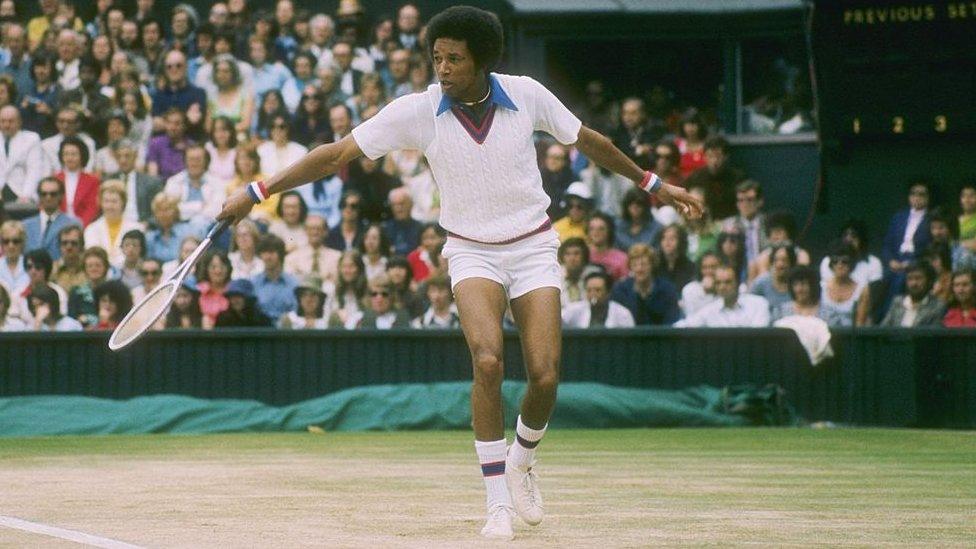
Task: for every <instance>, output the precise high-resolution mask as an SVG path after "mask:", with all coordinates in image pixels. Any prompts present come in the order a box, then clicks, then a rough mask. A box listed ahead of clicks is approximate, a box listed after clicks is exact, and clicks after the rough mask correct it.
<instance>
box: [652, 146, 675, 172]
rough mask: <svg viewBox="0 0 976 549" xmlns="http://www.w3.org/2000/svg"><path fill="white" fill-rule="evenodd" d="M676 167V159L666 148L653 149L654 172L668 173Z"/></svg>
mask: <svg viewBox="0 0 976 549" xmlns="http://www.w3.org/2000/svg"><path fill="white" fill-rule="evenodd" d="M675 165H677V159H676V158H674V157H673V156H671V149H670V148H668V147H656V148H655V149H654V170H655V171H656V172H657V173H668V172H670V171H671V170H673V169H674V167H675Z"/></svg>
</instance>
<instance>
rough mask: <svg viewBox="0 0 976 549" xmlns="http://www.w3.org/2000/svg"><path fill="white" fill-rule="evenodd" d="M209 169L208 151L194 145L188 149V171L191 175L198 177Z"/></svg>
mask: <svg viewBox="0 0 976 549" xmlns="http://www.w3.org/2000/svg"><path fill="white" fill-rule="evenodd" d="M206 171H207V155H206V151H205V150H203V149H201V148H199V147H194V148H192V149H188V150H187V151H186V172H187V173H188V174H190V177H192V178H194V179H196V178H199V177H201V176H203V174H204V173H206Z"/></svg>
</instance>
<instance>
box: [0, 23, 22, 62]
mask: <svg viewBox="0 0 976 549" xmlns="http://www.w3.org/2000/svg"><path fill="white" fill-rule="evenodd" d="M3 43H4V45H5V46H7V49H9V50H10V53H11V54H12V55H13V56H14V57H20V55H21V54H22V53H24V46H25V41H24V29H22V28H20V27H16V26H11V27H10V28H9V29H8V30H7V36H6V37H4V40H3Z"/></svg>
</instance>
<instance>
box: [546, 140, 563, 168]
mask: <svg viewBox="0 0 976 549" xmlns="http://www.w3.org/2000/svg"><path fill="white" fill-rule="evenodd" d="M545 167H546V171H548V172H552V173H559V172H561V171H563V169H564V168H565V167H566V151H565V149H563V148H562V147H560V146H558V145H552V146H551V147H549V148H548V149H546V161H545Z"/></svg>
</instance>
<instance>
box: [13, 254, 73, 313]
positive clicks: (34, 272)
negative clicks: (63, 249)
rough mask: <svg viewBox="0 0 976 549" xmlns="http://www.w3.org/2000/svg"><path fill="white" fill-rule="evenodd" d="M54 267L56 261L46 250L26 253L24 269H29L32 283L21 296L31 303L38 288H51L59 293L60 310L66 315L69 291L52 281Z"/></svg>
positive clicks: (28, 274)
mask: <svg viewBox="0 0 976 549" xmlns="http://www.w3.org/2000/svg"><path fill="white" fill-rule="evenodd" d="M53 268H54V261H53V260H52V259H51V256H50V255H49V254H48V253H47V251H46V250H31V251H29V252H27V253H26V254H24V270H25V271H27V277H28V278H29V279H30V283H29V284H28V286H27V288H26V289H25V290H24V291H23V292H22V294H21V296H20V297H22V298H24V299H27V300H28V303H29V300H30V297H31V296H32V295H33V294H34V293H35V292H36V291H37V290H38V288H50V289H52V290H54V291H55V292H56V293H57V294H58V304H59V309H58V310H59V311H60V313H61V314H62V315H66V314H68V292H66V291H65V290H64V288H62V287H61V286H58V285H57V284H54V283H53V282H51V281H50V279H51V271H52V269H53Z"/></svg>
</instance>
